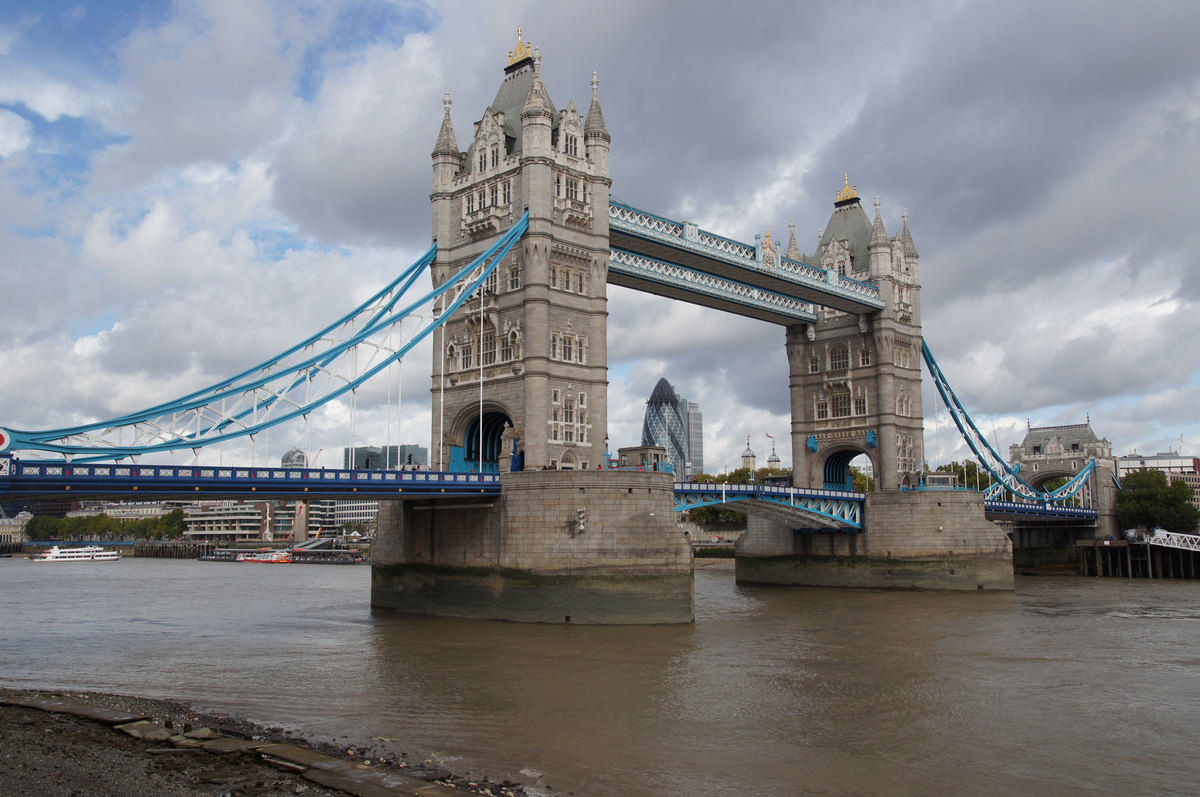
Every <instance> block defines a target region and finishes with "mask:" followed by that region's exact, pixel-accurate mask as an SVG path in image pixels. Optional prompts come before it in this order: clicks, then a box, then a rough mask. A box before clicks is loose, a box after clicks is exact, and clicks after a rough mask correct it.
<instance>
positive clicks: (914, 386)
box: [787, 177, 924, 490]
mask: <svg viewBox="0 0 1200 797" xmlns="http://www.w3.org/2000/svg"><path fill="white" fill-rule="evenodd" d="M810 265H814V266H819V267H821V268H823V269H824V270H826V271H827V272H831V273H830V279H837V280H850V279H852V280H858V281H860V282H869V283H871V284H873V285H875V286H877V287H878V289H879V296H880V298H881V299H882V300H883V301H884V305H885V306H884V308H883V309H882V310H880V311H879V312H876V313H872V314H870V315H861V316H857V315H852V314H848V313H843V312H840V311H838V310H834V309H831V308H823V309H821V310H820V311H819V316H818V320H817V322H816V323H815V324H797V325H794V326H791V327H789V328H788V330H787V350H788V360H789V366H790V370H791V383H790V384H791V397H792V462H793V481H794V483H795V484H797V485H799V486H809V487H830V488H839V489H852V485H853V481H852V477H851V474H850V473H849V465H850V462H851V461H852V460H853V459H854V458H855V457H857V456H858V455H860V454H866V455H867V456H868V457H869V458H870V459H871V462H872V467H873V470H874V474H875V482H876V484H877V485H878V488H879V489H881V490H894V489H897V488H899V487H903V486H915V485H917V484H918V483H919V481H920V476H921V469H922V467H923V465H924V439H923V422H922V408H921V310H920V289H921V286H920V284H919V282H918V280H917V254H916V247H915V246H914V245H913V244H912V236H911V234H910V233H909V231H908V221H907V215H906V216H905V225H904V232H903V233H902V234H901V235H898V236H896V237H895V238H888V236H887V231H886V230H885V228H884V225H883V219H882V217H881V214H880V211H879V205H878V202H877V203H876V206H875V219H874V223H872V222H870V221H868V219H867V214H866V213H865V212H864V211H863V208H862V205H861V203H860V201H859V197H858V191H857V189H855V188H853V187H851V185H850V180H849V177H847V178H846V182H845V185H844V186H843V187H842V189H841V190H840V191H838V193H837V198H836V200H835V201H834V211H833V216H832V217H831V218H830V220H829V224H828V225H826V228H825V230H824V232H823V233H822V236H821V241H820V245H819V247H818V249H817V253H816V254H815V255H814V256H813V257H812V258H811V259H810Z"/></svg>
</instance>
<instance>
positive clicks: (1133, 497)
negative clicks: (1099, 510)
mask: <svg viewBox="0 0 1200 797" xmlns="http://www.w3.org/2000/svg"><path fill="white" fill-rule="evenodd" d="M1191 499H1192V488H1191V487H1189V486H1188V485H1187V482H1184V481H1182V480H1176V481H1174V482H1171V483H1170V484H1168V483H1167V474H1165V473H1163V472H1162V471H1160V470H1135V471H1133V472H1132V473H1129V474H1128V475H1126V476H1125V478H1124V479H1123V480H1122V482H1121V491H1120V492H1119V493H1117V502H1116V507H1115V509H1116V512H1117V522H1118V523H1120V524H1121V528H1123V529H1130V528H1141V529H1147V530H1149V529H1155V528H1164V529H1166V530H1167V531H1177V532H1183V533H1189V532H1194V531H1196V527H1197V525H1200V509H1197V508H1196V506H1195V505H1194V504H1192V500H1191Z"/></svg>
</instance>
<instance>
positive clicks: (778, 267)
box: [608, 202, 884, 323]
mask: <svg viewBox="0 0 1200 797" xmlns="http://www.w3.org/2000/svg"><path fill="white" fill-rule="evenodd" d="M609 243H610V246H611V247H612V249H613V254H614V256H615V259H617V261H618V263H617V265H618V268H617V269H615V270H614V269H612V268H611V267H610V270H609V280H608V281H609V282H611V283H613V284H615V285H623V286H625V287H630V288H634V289H636V290H642V291H646V292H648V293H654V294H658V295H663V296H670V297H672V298H677V299H685V300H687V301H692V302H695V303H697V304H710V303H711V302H712V301H713V299H714V296H716V294H715V292H713V291H712V289H710V288H709V287H708V286H707V285H705V284H704V281H703V277H711V278H716V279H721V280H725V281H727V282H728V283H729V285H731V286H741V287H740V288H739V289H738V290H743V289H757V290H763V291H767V292H768V293H770V294H775V295H777V296H780V297H787V298H789V299H791V300H794V301H798V302H803V303H811V304H816V305H821V306H824V307H832V308H835V309H837V310H842V311H844V312H848V313H873V312H876V311H878V310H881V309H883V306H884V303H883V300H882V299H880V298H879V288H878V287H876V286H875V285H871V284H870V283H865V282H858V281H857V280H852V279H849V278H847V277H842V276H840V275H839V274H838V273H837V272H836V271H826V270H824V269H820V268H814V267H813V266H810V265H807V264H805V263H800V262H797V261H794V260H789V259H788V258H786V257H778V256H777V255H776V254H775V253H774V252H772V253H771V256H772V259H773V260H774V261H776V262H772V263H771V264H770V265H767V264H765V263H764V259H763V252H762V244H761V243H760V244H758V245H755V246H751V245H749V244H744V243H738V242H737V241H731V240H729V239H728V238H723V237H721V236H719V235H714V234H712V233H709V232H706V231H704V230H701V229H699V228H698V227H697V226H696V225H694V224H689V223H687V222H682V221H672V220H670V219H665V218H663V217H661V216H657V215H655V214H653V213H647V212H645V211H643V210H638V209H637V208H634V207H632V206H630V205H625V204H622V203H620V202H610V203H609ZM618 253H619V254H618ZM632 255H636V256H639V257H642V258H645V259H646V260H647V264H646V265H645V266H643V268H642V269H636V268H634V267H633V266H632V265H630V264H628V263H627V262H626V261H625V260H623V258H628V257H629V256H632ZM653 264H669V265H671V266H673V267H674V268H676V269H680V270H685V271H688V272H691V273H692V274H693V275H695V276H691V277H688V278H687V279H684V278H682V277H680V275H679V274H678V273H675V274H672V275H671V279H670V280H667V279H666V278H665V277H664V275H662V274H660V273H658V272H659V271H661V268H660V267H658V266H655V267H654V268H650V266H653ZM725 290H729V288H726V289H725ZM720 298H722V299H724V298H725V297H720ZM712 306H716V305H712ZM739 312H743V311H739ZM743 314H744V312H743ZM769 320H775V319H769ZM801 320H806V319H801ZM777 323H794V321H788V320H783V321H778V322H777Z"/></svg>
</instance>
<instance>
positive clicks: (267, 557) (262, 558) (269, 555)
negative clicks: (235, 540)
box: [236, 550, 292, 564]
mask: <svg viewBox="0 0 1200 797" xmlns="http://www.w3.org/2000/svg"><path fill="white" fill-rule="evenodd" d="M236 561H238V562H270V563H274V564H287V563H288V562H291V561H292V556H291V554H289V553H288V552H287V551H272V550H267V551H255V552H253V553H251V552H246V553H243V554H239V555H238V557H237V560H236Z"/></svg>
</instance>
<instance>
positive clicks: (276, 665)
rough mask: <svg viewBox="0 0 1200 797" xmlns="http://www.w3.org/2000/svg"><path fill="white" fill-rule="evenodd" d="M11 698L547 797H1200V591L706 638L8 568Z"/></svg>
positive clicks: (276, 576) (1137, 589)
mask: <svg viewBox="0 0 1200 797" xmlns="http://www.w3.org/2000/svg"><path fill="white" fill-rule="evenodd" d="M0 585H2V586H0V591H2V595H3V606H4V609H3V611H4V621H3V624H2V625H0V673H2V675H3V685H4V686H8V687H13V688H39V689H40V688H62V689H68V690H88V691H100V692H115V693H119V694H129V695H139V696H145V697H154V698H166V699H177V700H181V701H183V702H186V703H190V704H192V705H194V706H196V707H197V708H200V709H202V710H213V711H218V712H222V713H229V714H238V715H241V716H244V717H246V718H248V719H252V720H254V721H256V722H259V723H262V724H264V725H268V726H282V727H285V728H288V729H291V730H295V731H298V732H301V733H304V734H306V735H309V736H311V737H314V738H318V739H323V740H338V741H339V742H340V743H342V744H347V745H351V744H353V743H354V742H355V740H359V741H360V742H361V741H365V740H372V742H371V743H372V744H373V745H375V746H383V747H385V748H389V749H395V750H404V751H407V752H409V753H410V758H411V756H412V755H421V756H434V757H436V758H437V759H438V760H439V761H441V762H442V763H444V764H445V765H446V766H447V767H449V768H450V769H452V770H454V771H456V772H460V773H467V772H470V773H474V774H476V775H483V774H486V775H489V776H491V777H493V778H494V779H501V778H512V779H513V780H518V781H520V782H522V783H524V784H526V785H527V787H528V788H529V792H530V794H542V793H545V794H551V793H555V794H557V793H564V794H565V793H573V794H574V795H577V796H579V797H585V796H589V795H596V796H607V795H614V796H615V795H621V796H622V797H640V796H641V795H645V796H646V797H650V795H655V796H656V797H694V796H695V795H764V796H766V795H773V796H776V795H778V796H782V795H929V794H955V795H1010V794H1011V795H1030V796H1032V795H1078V794H1095V795H1128V794H1179V795H1183V794H1189V795H1190V794H1194V793H1195V791H1196V788H1197V771H1198V766H1197V758H1198V756H1200V687H1198V686H1197V685H1198V684H1200V583H1198V582H1193V581H1154V582H1148V581H1129V580H1119V579H1103V580H1101V579H1080V578H1018V579H1017V589H1016V591H1015V592H1013V593H999V594H997V593H970V594H941V593H910V592H882V591H840V590H806V589H788V588H759V587H739V586H736V585H735V584H734V581H733V573H732V571H731V570H729V569H711V570H710V569H701V570H699V571H697V574H696V623H695V625H690V626H657V627H595V626H571V625H563V626H559V625H553V626H550V625H546V626H536V625H516V624H509V623H497V622H486V621H472V620H454V619H442V618H427V617H406V616H398V615H394V614H391V613H385V612H373V611H372V610H371V608H370V605H369V597H370V595H369V593H370V568H369V567H367V566H361V565H360V566H340V567H338V566H306V565H283V566H280V565H247V564H236V563H209V562H194V561H176V560H158V559H131V558H125V559H123V560H121V561H120V562H113V563H41V562H32V561H28V560H25V559H19V558H14V559H0Z"/></svg>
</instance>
